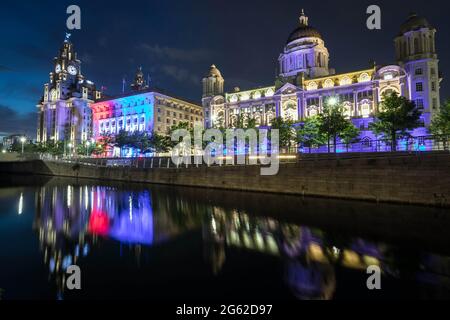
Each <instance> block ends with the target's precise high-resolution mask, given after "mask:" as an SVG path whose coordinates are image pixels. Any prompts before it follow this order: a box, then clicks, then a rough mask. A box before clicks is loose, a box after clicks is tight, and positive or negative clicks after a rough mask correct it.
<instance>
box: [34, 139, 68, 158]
mask: <svg viewBox="0 0 450 320" xmlns="http://www.w3.org/2000/svg"><path fill="white" fill-rule="evenodd" d="M38 150H40V151H42V153H47V154H51V155H53V156H62V155H64V151H65V150H64V142H62V141H56V142H54V141H50V142H46V143H45V144H41V145H40V146H39V147H38Z"/></svg>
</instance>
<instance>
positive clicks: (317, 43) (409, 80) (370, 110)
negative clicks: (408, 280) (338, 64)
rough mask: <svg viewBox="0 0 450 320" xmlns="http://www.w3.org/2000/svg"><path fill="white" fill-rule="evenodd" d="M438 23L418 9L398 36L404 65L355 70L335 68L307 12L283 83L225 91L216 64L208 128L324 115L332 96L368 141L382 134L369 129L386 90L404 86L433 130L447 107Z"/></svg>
mask: <svg viewBox="0 0 450 320" xmlns="http://www.w3.org/2000/svg"><path fill="white" fill-rule="evenodd" d="M435 33H436V30H435V29H434V28H433V27H432V26H431V25H430V24H429V23H428V22H427V21H426V20H425V19H424V18H420V17H418V16H417V15H414V14H413V15H411V16H410V17H409V19H408V20H407V21H406V22H405V23H404V24H403V25H402V27H401V32H400V34H399V35H398V36H397V37H396V38H395V49H396V58H397V64H395V65H388V66H373V67H370V68H367V69H363V70H357V71H354V72H348V73H336V72H335V70H334V69H332V68H330V67H329V52H328V50H327V48H326V46H325V42H324V40H323V38H322V36H321V34H320V33H319V31H317V30H316V29H315V28H313V27H312V26H310V25H309V20H308V17H307V16H306V15H305V14H304V12H302V14H301V15H300V21H299V26H298V27H297V28H296V29H295V30H294V31H293V32H292V33H291V34H290V36H289V38H288V41H287V44H286V46H285V48H284V51H283V53H282V54H281V55H280V57H279V59H278V60H279V66H278V68H279V76H278V77H277V79H276V82H275V85H273V86H270V87H265V88H257V89H253V90H248V91H241V90H240V89H239V88H236V89H235V90H234V92H231V93H224V90H223V86H224V78H223V77H222V74H221V73H220V71H219V70H218V69H217V68H216V67H215V66H212V67H211V70H210V72H209V73H208V75H207V76H206V77H205V78H204V79H203V100H202V101H203V107H204V109H205V125H206V126H207V127H218V126H224V127H235V125H236V122H237V120H238V119H239V118H240V119H243V121H244V124H245V123H246V122H247V121H248V119H255V120H256V123H257V125H258V126H270V125H271V122H272V120H273V119H274V118H275V117H282V118H284V119H291V120H293V121H295V122H300V121H303V120H305V119H306V118H308V117H311V116H314V115H317V114H319V113H320V112H321V111H322V110H323V107H324V105H325V104H326V103H327V102H328V99H330V98H331V97H333V99H338V100H339V102H340V103H342V104H343V106H344V108H345V114H346V115H347V117H348V118H350V119H352V122H353V123H354V124H355V126H356V127H357V128H359V129H360V130H361V138H362V139H363V140H365V139H367V140H372V139H376V137H374V135H373V134H372V132H370V131H369V124H370V123H371V122H373V120H374V114H375V113H376V112H377V110H378V108H379V106H380V102H381V101H382V99H383V94H385V93H389V92H397V93H398V94H399V95H402V96H405V97H407V98H408V99H410V100H412V101H414V102H415V103H416V105H417V107H418V108H420V109H421V110H422V111H423V115H422V120H423V123H424V127H423V128H419V129H416V130H415V132H414V133H413V135H414V136H420V135H425V134H426V129H425V127H427V126H429V124H430V122H431V118H432V117H433V114H436V113H437V112H438V110H439V105H440V101H439V83H440V81H441V79H440V77H439V69H438V58H437V54H436V48H435Z"/></svg>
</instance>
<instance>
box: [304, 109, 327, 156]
mask: <svg viewBox="0 0 450 320" xmlns="http://www.w3.org/2000/svg"><path fill="white" fill-rule="evenodd" d="M319 127H320V120H319V118H318V117H317V116H316V117H310V118H308V119H306V120H305V122H304V123H303V125H301V126H300V127H299V128H298V129H297V143H298V144H300V145H301V146H302V147H307V148H309V152H310V153H311V148H313V147H318V146H320V145H322V144H324V143H325V142H326V137H325V135H324V134H323V133H321V132H320V130H319Z"/></svg>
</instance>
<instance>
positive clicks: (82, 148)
mask: <svg viewBox="0 0 450 320" xmlns="http://www.w3.org/2000/svg"><path fill="white" fill-rule="evenodd" d="M94 149H95V144H92V143H90V142H89V143H80V144H78V145H77V148H76V152H77V154H78V155H80V156H90V155H92V153H93V152H94Z"/></svg>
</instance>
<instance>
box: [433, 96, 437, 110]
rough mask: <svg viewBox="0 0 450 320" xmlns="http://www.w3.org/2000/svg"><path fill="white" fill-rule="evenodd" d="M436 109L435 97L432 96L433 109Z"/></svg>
mask: <svg viewBox="0 0 450 320" xmlns="http://www.w3.org/2000/svg"><path fill="white" fill-rule="evenodd" d="M436 109H437V99H436V98H433V110H436Z"/></svg>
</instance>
